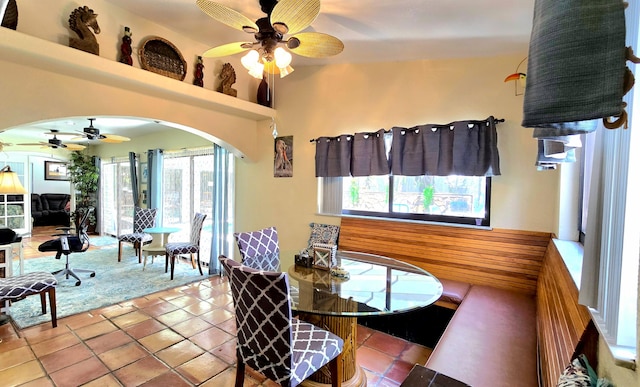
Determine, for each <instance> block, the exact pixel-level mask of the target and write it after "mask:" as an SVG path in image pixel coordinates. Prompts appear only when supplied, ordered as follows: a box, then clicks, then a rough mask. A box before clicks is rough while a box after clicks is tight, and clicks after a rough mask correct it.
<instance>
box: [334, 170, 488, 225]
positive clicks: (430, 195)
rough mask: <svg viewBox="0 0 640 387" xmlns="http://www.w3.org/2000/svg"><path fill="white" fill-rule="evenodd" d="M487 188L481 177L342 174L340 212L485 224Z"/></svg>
mask: <svg viewBox="0 0 640 387" xmlns="http://www.w3.org/2000/svg"><path fill="white" fill-rule="evenodd" d="M390 187H393V189H390ZM489 191H490V178H487V177H484V176H365V177H343V178H342V195H341V196H342V197H341V198H342V213H343V214H352V215H365V216H366V215H371V216H383V217H394V218H404V219H416V220H428V221H437V222H447V223H463V224H476V225H485V226H488V225H489V196H490V195H489ZM323 192H324V190H323ZM324 200H325V201H326V198H324Z"/></svg>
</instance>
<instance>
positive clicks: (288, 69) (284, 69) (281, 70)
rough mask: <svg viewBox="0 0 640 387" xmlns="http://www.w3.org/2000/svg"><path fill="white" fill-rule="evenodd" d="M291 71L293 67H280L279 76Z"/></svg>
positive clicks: (281, 76) (282, 76)
mask: <svg viewBox="0 0 640 387" xmlns="http://www.w3.org/2000/svg"><path fill="white" fill-rule="evenodd" d="M292 72H293V67H291V66H287V67H280V78H284V77H286V76H287V75H289V74H291V73H292Z"/></svg>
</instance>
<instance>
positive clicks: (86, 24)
mask: <svg viewBox="0 0 640 387" xmlns="http://www.w3.org/2000/svg"><path fill="white" fill-rule="evenodd" d="M69 28H70V29H71V31H73V32H75V33H76V34H78V38H74V37H73V36H70V37H69V47H72V48H76V49H78V50H82V51H86V52H88V53H90V54H94V55H100V45H99V44H98V40H97V39H96V36H95V35H94V33H95V34H99V33H100V26H99V25H98V15H97V14H96V13H95V12H93V10H92V9H90V8H89V7H87V6H86V5H85V6H84V7H78V8H76V9H75V10H73V12H71V15H70V16H69ZM91 30H93V32H91Z"/></svg>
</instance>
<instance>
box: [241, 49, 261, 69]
mask: <svg viewBox="0 0 640 387" xmlns="http://www.w3.org/2000/svg"><path fill="white" fill-rule="evenodd" d="M259 59H260V54H259V53H258V51H256V50H251V51H249V52H247V53H246V54H245V55H244V56H243V57H242V58H241V59H240V63H242V66H244V68H245V69H247V70H249V71H251V69H252V68H253V67H254V66H255V64H256V63H258V60H259Z"/></svg>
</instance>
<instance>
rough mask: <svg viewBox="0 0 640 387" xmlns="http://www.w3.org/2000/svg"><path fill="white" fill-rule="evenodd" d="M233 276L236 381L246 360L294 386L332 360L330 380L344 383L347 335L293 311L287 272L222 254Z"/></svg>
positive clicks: (238, 385)
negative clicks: (257, 266) (261, 268)
mask: <svg viewBox="0 0 640 387" xmlns="http://www.w3.org/2000/svg"><path fill="white" fill-rule="evenodd" d="M220 261H221V263H222V266H223V267H224V269H225V271H226V272H227V274H228V276H229V281H230V284H231V294H232V298H233V303H234V308H235V315H236V327H237V335H238V342H237V347H236V352H237V356H238V363H237V366H236V387H241V386H242V385H243V382H244V371H245V365H249V366H250V367H251V368H253V369H254V370H256V371H257V372H259V373H261V374H263V375H264V376H266V377H268V378H269V379H271V380H273V381H274V382H276V383H279V384H280V385H282V386H289V387H294V386H297V385H298V384H300V383H302V382H303V381H304V380H305V379H306V378H308V377H309V376H311V375H312V374H313V373H314V372H316V371H317V370H319V369H320V368H321V367H323V366H324V365H326V364H328V365H329V369H330V373H331V385H332V386H340V385H341V383H342V375H341V373H342V371H341V369H342V367H339V364H340V363H341V355H342V347H343V345H344V342H343V340H342V339H341V338H340V337H338V336H336V335H334V334H333V333H331V332H328V331H326V330H324V329H320V328H318V327H316V326H315V325H313V324H310V323H307V322H304V321H301V320H299V319H297V318H294V317H292V314H291V301H290V298H289V277H288V276H287V274H286V273H280V272H268V271H262V270H256V269H253V268H250V267H248V266H245V265H241V264H240V263H238V262H236V261H234V260H232V259H228V258H221V259H220Z"/></svg>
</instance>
